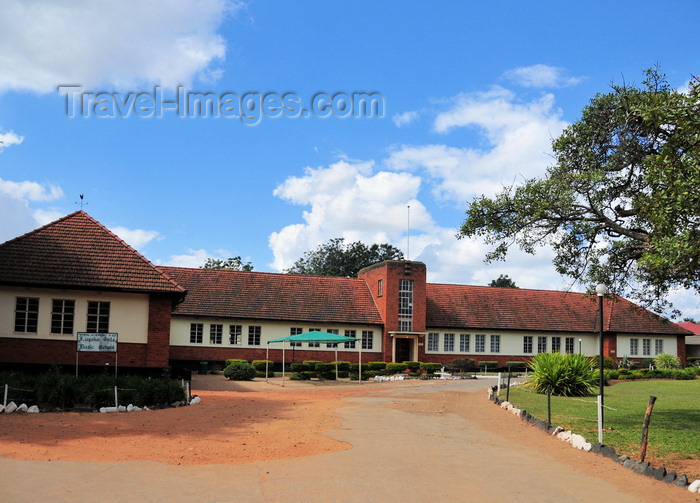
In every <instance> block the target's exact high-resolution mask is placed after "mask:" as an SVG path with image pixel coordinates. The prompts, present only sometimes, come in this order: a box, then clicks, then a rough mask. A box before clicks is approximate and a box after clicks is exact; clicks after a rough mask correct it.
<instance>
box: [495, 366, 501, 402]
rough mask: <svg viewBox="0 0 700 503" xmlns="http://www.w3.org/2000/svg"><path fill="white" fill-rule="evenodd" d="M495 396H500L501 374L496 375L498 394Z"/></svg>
mask: <svg viewBox="0 0 700 503" xmlns="http://www.w3.org/2000/svg"><path fill="white" fill-rule="evenodd" d="M496 396H497V397H499V396H501V373H500V372H499V373H498V393H496Z"/></svg>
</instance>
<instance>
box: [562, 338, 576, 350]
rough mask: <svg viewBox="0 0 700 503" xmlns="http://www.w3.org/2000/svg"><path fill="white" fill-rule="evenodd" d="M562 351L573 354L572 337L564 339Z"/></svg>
mask: <svg viewBox="0 0 700 503" xmlns="http://www.w3.org/2000/svg"><path fill="white" fill-rule="evenodd" d="M564 351H565V352H566V353H568V354H573V353H574V338H573V337H567V338H566V339H564Z"/></svg>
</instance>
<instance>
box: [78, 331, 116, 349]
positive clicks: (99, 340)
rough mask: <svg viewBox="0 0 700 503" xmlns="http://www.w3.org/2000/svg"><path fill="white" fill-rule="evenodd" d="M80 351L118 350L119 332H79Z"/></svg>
mask: <svg viewBox="0 0 700 503" xmlns="http://www.w3.org/2000/svg"><path fill="white" fill-rule="evenodd" d="M78 351H102V352H105V353H116V352H117V334H92V333H88V332H78Z"/></svg>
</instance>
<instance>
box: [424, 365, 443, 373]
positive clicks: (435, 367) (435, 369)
mask: <svg viewBox="0 0 700 503" xmlns="http://www.w3.org/2000/svg"><path fill="white" fill-rule="evenodd" d="M420 368H421V370H425V372H426V373H428V374H434V373H435V372H438V371H439V370H440V369H441V368H442V363H421V364H420Z"/></svg>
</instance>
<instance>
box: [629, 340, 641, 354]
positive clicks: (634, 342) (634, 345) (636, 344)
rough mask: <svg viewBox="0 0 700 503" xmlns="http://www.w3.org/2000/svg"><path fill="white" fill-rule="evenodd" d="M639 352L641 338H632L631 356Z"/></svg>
mask: <svg viewBox="0 0 700 503" xmlns="http://www.w3.org/2000/svg"><path fill="white" fill-rule="evenodd" d="M638 354H639V339H630V356H637V355H638Z"/></svg>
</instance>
